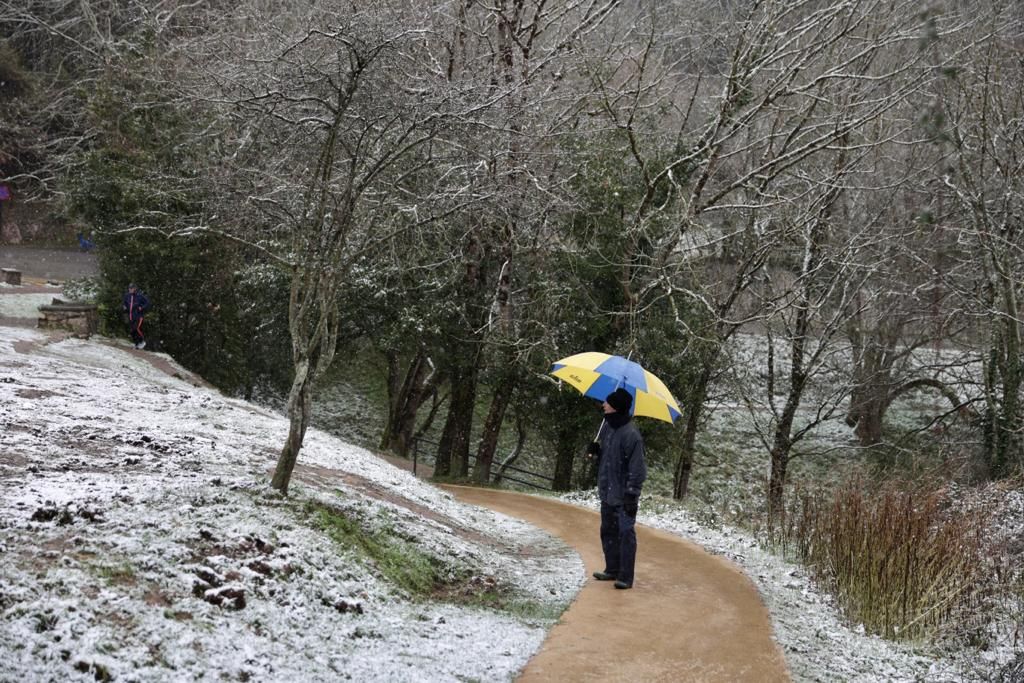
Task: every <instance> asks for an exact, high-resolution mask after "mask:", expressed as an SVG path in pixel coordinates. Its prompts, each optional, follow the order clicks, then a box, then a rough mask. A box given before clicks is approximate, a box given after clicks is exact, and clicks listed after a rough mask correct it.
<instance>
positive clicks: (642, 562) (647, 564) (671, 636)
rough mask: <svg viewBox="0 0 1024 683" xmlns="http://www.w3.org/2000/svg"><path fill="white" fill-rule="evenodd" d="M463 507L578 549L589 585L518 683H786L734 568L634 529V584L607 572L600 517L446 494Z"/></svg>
mask: <svg viewBox="0 0 1024 683" xmlns="http://www.w3.org/2000/svg"><path fill="white" fill-rule="evenodd" d="M444 488H445V489H446V490H447V491H449V492H451V493H452V494H453V495H455V496H456V497H458V498H459V499H460V500H462V501H465V502H467V503H472V504H474V505H479V506H482V507H488V508H491V509H493V510H497V511H498V512H502V513H504V514H507V515H509V516H512V517H518V518H519V519H523V520H526V521H528V522H530V523H532V524H534V525H536V526H539V527H541V528H543V529H545V530H547V531H549V532H550V533H552V534H554V535H556V536H558V537H560V538H562V539H563V540H564V541H565V542H566V543H567V544H569V545H570V546H572V547H573V548H575V549H576V551H577V552H578V553H579V554H580V557H582V558H583V562H584V565H585V566H586V568H587V576H588V581H587V584H586V585H585V586H584V588H583V590H582V591H580V594H579V596H578V597H577V598H576V601H575V602H573V604H572V605H571V606H570V607H569V609H568V610H567V611H566V612H565V614H563V615H562V618H561V620H559V622H558V624H557V625H556V626H555V627H554V628H553V629H552V630H551V633H550V634H549V635H548V638H547V640H546V641H545V642H544V645H543V647H542V648H541V650H540V652H538V653H537V654H536V655H535V656H534V657H533V659H531V660H530V662H529V663H528V664H527V666H526V668H525V669H524V670H523V672H522V675H521V677H520V678H519V679H518V680H519V681H524V682H528V681H757V682H758V683H767V682H769V681H788V680H789V675H788V672H787V670H786V665H785V661H784V659H783V657H782V653H781V652H780V651H779V648H778V646H777V645H776V644H775V641H774V640H772V637H771V622H770V620H769V617H768V612H767V610H766V609H765V607H764V605H763V604H762V602H761V599H760V597H759V596H758V594H757V591H756V589H755V588H754V586H753V584H752V583H751V582H750V581H749V580H748V579H747V578H746V577H745V576H744V575H743V574H742V573H741V572H740V571H739V570H738V569H737V568H736V567H734V566H733V565H731V564H730V563H728V562H727V561H725V560H723V559H721V558H718V557H714V556H712V555H709V554H707V553H705V552H704V551H703V550H701V549H700V548H699V547H697V546H695V545H693V544H692V543H688V542H686V541H684V540H682V539H680V538H677V537H675V536H672V535H670V534H666V533H663V532H661V531H657V530H654V529H649V528H646V527H643V526H639V525H638V526H637V543H638V550H637V568H636V583H635V584H634V586H633V588H632V590H625V591H623V590H616V589H615V588H614V587H613V586H612V585H611V583H610V582H599V581H595V580H594V579H592V578H589V577H590V573H591V572H593V571H595V570H598V569H602V568H603V562H604V561H603V559H602V555H601V547H600V541H599V539H598V534H597V531H598V526H599V516H598V514H597V513H596V512H593V511H590V510H586V509H583V508H580V507H577V506H574V505H568V504H566V503H561V502H559V501H555V500H551V499H547V498H542V497H540V496H530V495H526V494H521V493H512V492H508V491H498V490H493V489H475V488H469V487H460V486H445V487H444Z"/></svg>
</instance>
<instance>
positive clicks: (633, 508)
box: [622, 493, 640, 517]
mask: <svg viewBox="0 0 1024 683" xmlns="http://www.w3.org/2000/svg"><path fill="white" fill-rule="evenodd" d="M622 509H623V510H625V512H626V514H627V515H629V516H630V517H636V513H637V510H639V509H640V496H637V495H634V494H632V493H627V494H626V495H625V496H623V497H622Z"/></svg>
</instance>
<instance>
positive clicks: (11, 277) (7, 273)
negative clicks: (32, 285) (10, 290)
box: [0, 268, 21, 285]
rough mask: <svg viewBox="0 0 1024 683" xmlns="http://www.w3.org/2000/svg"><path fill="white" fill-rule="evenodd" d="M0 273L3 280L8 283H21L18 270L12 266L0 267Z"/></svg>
mask: <svg viewBox="0 0 1024 683" xmlns="http://www.w3.org/2000/svg"><path fill="white" fill-rule="evenodd" d="M0 275H2V276H3V279H4V282H6V283H7V284H9V285H20V284H21V271H20V270H15V269H14V268H0Z"/></svg>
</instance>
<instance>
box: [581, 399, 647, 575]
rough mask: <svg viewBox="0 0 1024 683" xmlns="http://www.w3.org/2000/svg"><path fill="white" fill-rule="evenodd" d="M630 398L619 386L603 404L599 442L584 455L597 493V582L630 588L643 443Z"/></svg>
mask: <svg viewBox="0 0 1024 683" xmlns="http://www.w3.org/2000/svg"><path fill="white" fill-rule="evenodd" d="M632 405H633V397H632V396H630V394H629V392H628V391H626V390H625V389H623V388H622V387H619V388H618V389H616V390H615V391H613V392H612V393H610V394H608V397H607V398H606V399H605V400H604V403H603V404H602V406H601V409H602V410H603V411H604V425H603V426H602V429H601V440H600V442H599V443H598V442H594V443H591V444H590V445H589V446H588V447H587V452H588V453H589V454H590V455H592V456H596V457H597V458H598V464H597V492H598V495H599V496H600V498H601V548H602V549H603V550H604V571H600V572H594V578H595V579H597V580H598V581H615V587H616V588H623V589H625V588H632V587H633V566H634V564H635V563H636V529H635V525H636V513H637V508H638V507H639V502H640V489H641V487H642V486H643V483H644V480H645V479H647V463H646V462H645V461H644V439H643V437H642V436H641V435H640V431H639V430H638V429H637V428H636V425H634V424H633V423H632V422H631V420H630V415H629V409H630V408H631V407H632Z"/></svg>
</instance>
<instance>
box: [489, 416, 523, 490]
mask: <svg viewBox="0 0 1024 683" xmlns="http://www.w3.org/2000/svg"><path fill="white" fill-rule="evenodd" d="M524 445H526V423H525V422H524V421H523V417H522V415H518V416H517V417H516V447H515V448H514V449H513V450H512V452H511V453H510V454H509V456H508V457H507V458H505V459H504V460H502V461H501V464H500V465H498V471H497V472H496V473H495V474H494V483H495V484H500V483H501V478H502V477H503V476H505V470H507V469H508V468H509V467H510V466H511V465H512V464H513V463H515V461H516V460H518V459H519V454H520V453H522V452H523V446H524Z"/></svg>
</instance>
